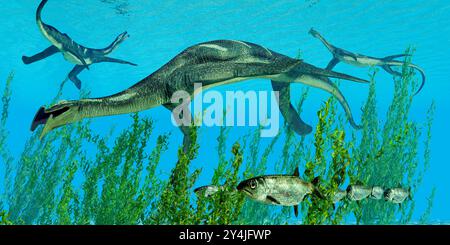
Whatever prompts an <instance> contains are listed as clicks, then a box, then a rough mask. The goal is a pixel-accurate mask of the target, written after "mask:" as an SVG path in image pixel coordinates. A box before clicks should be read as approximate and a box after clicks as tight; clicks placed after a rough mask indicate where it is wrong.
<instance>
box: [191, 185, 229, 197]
mask: <svg viewBox="0 0 450 245" xmlns="http://www.w3.org/2000/svg"><path fill="white" fill-rule="evenodd" d="M223 189H224V188H223V186H215V185H205V186H200V187H198V188H196V189H195V190H194V193H195V194H196V195H197V196H199V197H201V196H202V197H211V196H213V195H214V194H216V193H217V192H219V191H223Z"/></svg>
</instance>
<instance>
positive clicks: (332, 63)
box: [325, 58, 339, 71]
mask: <svg viewBox="0 0 450 245" xmlns="http://www.w3.org/2000/svg"><path fill="white" fill-rule="evenodd" d="M338 63H339V59H337V58H333V59H332V60H330V63H328V65H327V67H326V68H325V69H326V70H330V71H331V70H333V68H334V67H335V66H336V65H337V64H338Z"/></svg>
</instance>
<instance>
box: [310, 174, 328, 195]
mask: <svg viewBox="0 0 450 245" xmlns="http://www.w3.org/2000/svg"><path fill="white" fill-rule="evenodd" d="M311 184H312V185H313V194H314V195H315V196H316V197H318V198H320V199H325V196H324V195H323V194H322V192H321V191H320V190H319V185H320V177H319V176H317V177H315V178H314V179H313V180H312V181H311Z"/></svg>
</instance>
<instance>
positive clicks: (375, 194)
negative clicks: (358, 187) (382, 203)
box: [369, 186, 384, 200]
mask: <svg viewBox="0 0 450 245" xmlns="http://www.w3.org/2000/svg"><path fill="white" fill-rule="evenodd" d="M383 195H384V189H383V188H382V187H380V186H373V187H372V193H370V196H369V198H370V199H375V200H380V199H383Z"/></svg>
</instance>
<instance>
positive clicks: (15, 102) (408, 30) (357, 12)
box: [0, 0, 450, 222]
mask: <svg viewBox="0 0 450 245" xmlns="http://www.w3.org/2000/svg"><path fill="white" fill-rule="evenodd" d="M38 2H39V1H29V0H16V1H8V3H6V2H5V3H3V4H2V5H1V6H0V13H1V15H0V23H1V25H0V47H1V51H0V54H1V55H0V79H1V80H4V79H5V78H6V77H7V75H8V74H9V72H10V71H11V70H14V71H15V79H14V82H13V84H12V91H13V96H12V101H11V109H10V111H11V112H10V118H9V121H8V125H7V127H8V129H9V130H10V132H11V133H10V135H11V136H13V137H10V141H9V142H8V144H9V145H10V146H12V148H13V150H14V153H15V154H16V155H17V154H19V153H20V150H21V149H22V147H23V145H24V142H25V140H26V139H27V138H28V137H29V136H30V135H31V132H30V131H29V126H30V122H31V120H32V118H33V116H34V114H35V112H36V110H37V109H38V108H39V107H40V106H41V105H47V104H48V103H50V101H51V99H52V98H53V97H54V95H55V94H56V93H57V91H58V89H59V85H60V83H61V81H62V80H64V78H65V77H66V76H67V74H68V72H69V71H70V70H71V69H72V67H73V65H72V64H69V63H68V62H66V61H65V60H64V59H63V58H62V56H61V55H55V56H52V57H50V58H47V59H45V60H42V61H40V62H37V63H34V64H32V65H28V66H26V65H24V64H23V63H22V61H21V59H20V57H21V56H22V55H23V54H27V55H31V54H34V53H36V52H39V51H41V50H43V49H44V48H46V47H48V46H49V43H48V41H47V40H45V39H44V37H43V36H42V35H41V33H40V32H39V31H38V28H37V26H36V24H35V10H36V7H37V5H38ZM80 2H83V4H80ZM118 2H127V3H128V5H127V6H128V11H129V12H128V13H126V14H118V13H117V11H116V10H115V9H114V4H110V3H104V2H102V1H100V0H89V1H77V0H66V1H54V0H50V1H49V3H48V4H47V5H46V7H45V9H44V12H43V19H44V21H45V22H46V23H49V24H51V25H53V26H55V27H56V28H58V29H59V30H61V31H62V32H66V33H68V34H69V35H70V36H71V37H72V38H73V39H74V40H76V41H77V42H79V43H81V44H83V45H85V46H87V47H96V48H103V47H105V46H107V45H108V44H109V43H110V42H111V41H112V40H114V38H115V37H116V36H117V35H118V34H119V33H121V32H123V31H128V32H129V34H130V35H131V37H130V38H129V39H128V40H126V41H125V42H124V43H123V44H122V45H121V46H120V47H119V49H117V50H116V51H114V53H113V54H112V55H111V56H113V57H116V58H123V59H126V60H129V61H131V62H134V63H137V64H139V66H138V67H132V66H126V65H120V64H112V63H103V64H95V65H93V66H91V68H90V70H89V71H86V70H85V71H83V72H82V73H81V75H80V76H79V77H80V79H81V80H82V81H83V83H84V84H83V87H84V88H86V89H87V90H89V91H91V97H99V96H105V95H110V94H113V93H116V92H119V91H122V90H123V89H126V88H128V87H129V86H131V85H133V84H135V83H136V82H138V81H139V80H141V79H142V78H144V77H146V76H147V75H149V74H150V73H152V72H153V71H155V70H156V69H158V68H159V67H160V66H162V65H163V64H165V63H166V62H167V61H169V60H170V59H171V58H172V57H174V56H175V55H177V54H178V53H179V52H180V51H182V50H183V49H185V48H186V47H188V46H191V45H193V44H196V43H200V42H204V41H208V40H216V39H234V40H245V41H249V42H253V43H257V44H260V45H263V46H265V47H267V48H269V49H272V50H275V51H277V52H279V53H283V54H286V55H289V56H291V57H295V56H296V55H297V53H298V50H299V49H300V50H301V52H302V57H303V59H305V61H306V62H308V63H311V64H314V65H317V66H320V67H324V66H326V64H327V63H328V61H329V60H330V58H331V56H330V54H329V52H328V51H327V50H326V49H325V48H324V47H323V45H322V44H321V43H320V42H319V41H318V40H316V39H314V38H312V37H311V36H310V35H309V34H308V30H309V29H310V28H311V27H314V28H315V29H317V30H319V31H320V32H321V33H322V34H323V35H324V36H325V37H326V38H327V39H328V40H330V41H331V42H332V43H333V44H335V45H336V46H339V47H342V48H346V49H348V50H352V51H355V52H358V53H362V54H367V55H371V56H376V57H383V56H387V55H392V54H398V53H402V52H403V51H404V50H405V49H406V48H407V47H409V46H411V45H412V46H414V47H415V48H416V52H415V55H414V63H416V64H419V65H420V66H421V67H422V68H423V69H424V70H425V71H426V74H427V83H426V85H425V87H424V89H423V90H422V92H421V93H420V94H419V95H418V96H416V97H415V101H414V103H413V107H412V111H411V118H412V119H414V120H417V121H419V122H424V121H425V119H426V111H427V109H428V107H429V105H430V103H431V102H432V101H433V100H434V101H435V102H436V105H437V107H436V114H435V121H434V125H433V139H432V148H431V156H432V157H431V167H430V169H429V171H428V172H427V174H426V176H425V179H424V182H423V184H422V186H421V187H420V188H419V189H418V190H417V194H416V195H415V199H416V213H417V215H420V214H421V213H423V211H424V209H425V207H426V200H425V199H426V197H427V196H428V194H429V192H430V190H431V188H432V187H433V186H435V187H437V193H436V197H435V202H434V206H433V212H432V214H431V221H432V222H440V221H447V222H448V221H450V210H449V209H448V206H449V204H450V195H448V193H447V189H448V188H449V187H450V178H449V177H448V174H449V173H450V165H449V161H448V157H447V155H446V153H447V152H448V145H447V142H448V140H447V138H448V137H449V136H450V134H449V133H448V122H447V120H448V116H447V115H449V113H450V106H449V103H448V102H449V95H450V94H449V90H450V83H449V82H448V77H449V75H450V72H449V68H450V53H449V50H448V46H447V45H448V44H449V42H448V40H450V2H448V1H442V0H434V1H432V0H428V1H420V0H404V1H379V0H373V1H356V0H355V1H350V0H349V1H331V0H329V1H323V0H321V1H319V0H311V1H189V2H188V3H186V2H187V1H147V0H130V1H118ZM336 70H337V71H341V72H345V73H348V74H352V75H353V76H358V77H367V72H368V69H366V68H355V67H350V66H348V65H343V64H339V65H338V66H337V67H336ZM377 80H378V81H388V82H386V83H381V82H379V83H378V84H377V93H378V109H379V110H380V115H384V112H385V111H386V110H387V107H388V105H389V103H390V102H391V98H392V93H393V83H392V82H391V81H392V77H391V76H390V75H388V74H386V73H385V72H380V73H379V75H378V79H377ZM1 86H2V87H1V89H2V88H3V86H4V85H3V84H2V85H1ZM292 87H293V97H294V100H295V101H298V99H299V97H298V96H296V95H300V92H301V89H302V88H303V85H293V86H292ZM340 87H341V90H342V92H343V93H344V94H345V95H346V97H347V100H348V102H349V104H350V106H351V108H352V111H353V113H354V116H355V118H356V120H357V121H358V122H359V121H360V110H359V108H360V107H361V105H362V103H363V101H364V99H365V98H366V96H367V92H368V86H366V85H360V84H354V83H349V82H346V81H344V82H342V83H341V86H340ZM223 89H227V90H244V91H246V90H249V89H253V90H269V89H270V84H269V82H268V81H267V80H253V81H248V82H245V83H238V84H233V85H229V86H226V87H225V88H223ZM78 96H79V92H78V90H77V89H76V88H75V86H73V85H72V84H71V83H67V84H66V85H65V87H64V90H63V98H64V99H67V100H69V99H77V98H78ZM327 97H328V94H326V93H324V92H322V91H319V90H317V89H311V93H310V96H309V97H308V99H307V101H306V102H305V104H304V109H303V113H302V117H303V119H304V120H306V121H307V122H309V123H311V124H312V125H315V123H316V121H317V119H316V111H317V110H318V109H319V107H320V105H321V103H322V101H324V99H326V98H327ZM142 115H146V116H151V117H152V118H153V119H154V120H155V129H156V132H157V133H164V132H172V137H171V142H180V143H181V140H182V139H181V133H180V132H179V131H178V129H176V128H175V127H174V126H172V124H171V123H170V113H169V112H168V111H167V110H165V109H164V108H162V107H158V108H154V109H151V110H148V111H146V112H143V113H142ZM130 122H131V119H130V117H129V116H128V115H123V116H116V117H113V118H112V117H105V118H98V119H95V120H93V121H92V127H93V128H94V129H95V130H97V131H99V132H100V133H102V134H103V133H106V131H105V130H104V129H105V128H106V129H109V128H110V127H111V126H112V125H114V126H116V129H117V130H119V129H121V128H124V127H127V126H128V125H130ZM246 132H248V128H237V127H236V128H232V129H231V134H230V139H229V142H234V141H235V140H237V139H238V138H239V137H241V136H242V135H243V134H244V133H246ZM218 133H219V130H218V128H202V131H201V136H200V137H201V138H200V139H201V140H200V144H201V148H200V154H199V157H198V159H196V161H195V162H194V166H196V167H198V166H203V170H204V171H203V173H202V176H201V179H200V181H199V184H207V182H208V180H209V179H210V176H211V174H212V171H213V169H214V166H216V164H217V163H216V162H217V156H216V153H215V152H216V150H215V147H216V143H215V142H216V141H215V140H216V138H217V136H218ZM310 137H312V136H310ZM269 140H270V139H267V141H269ZM211 142H214V143H211ZM175 153H176V147H171V148H170V149H169V151H168V152H167V153H165V154H164V156H163V157H164V160H163V164H165V166H167V171H169V169H170V167H171V166H173V164H174V156H175ZM0 171H4V170H3V168H0ZM0 174H1V172H0ZM161 174H162V175H164V174H166V175H167V172H166V171H165V170H164V169H163V170H162V172H161Z"/></svg>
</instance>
